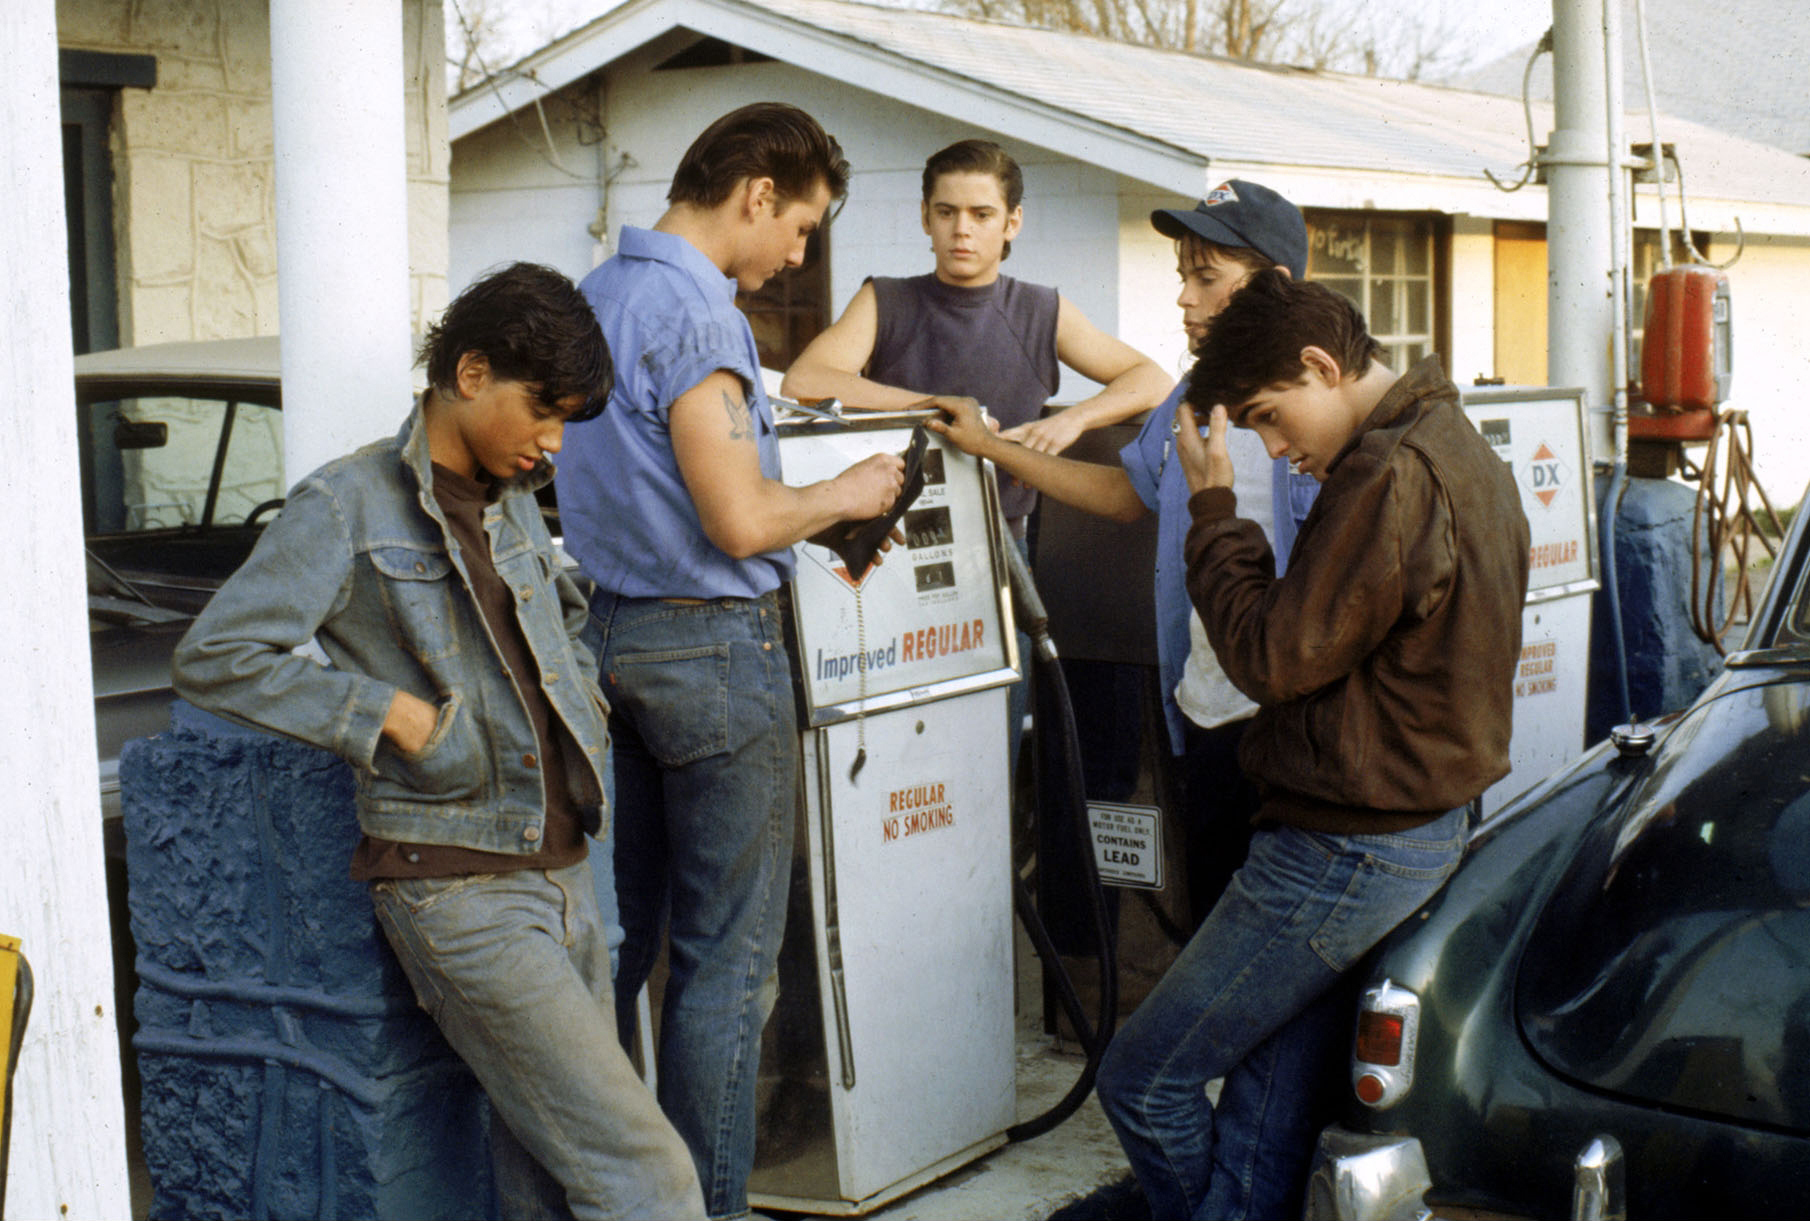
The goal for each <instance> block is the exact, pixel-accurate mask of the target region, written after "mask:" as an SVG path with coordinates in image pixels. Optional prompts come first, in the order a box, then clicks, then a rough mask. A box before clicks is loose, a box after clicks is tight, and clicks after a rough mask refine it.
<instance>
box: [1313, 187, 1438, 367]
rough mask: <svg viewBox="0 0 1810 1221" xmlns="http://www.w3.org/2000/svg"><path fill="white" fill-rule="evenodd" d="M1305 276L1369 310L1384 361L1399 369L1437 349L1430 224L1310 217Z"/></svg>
mask: <svg viewBox="0 0 1810 1221" xmlns="http://www.w3.org/2000/svg"><path fill="white" fill-rule="evenodd" d="M1307 238H1308V254H1307V278H1308V279H1310V280H1316V281H1318V282H1319V283H1321V284H1324V285H1325V286H1326V287H1328V288H1330V289H1332V290H1334V291H1335V292H1339V293H1342V294H1344V295H1345V296H1346V297H1348V298H1350V299H1351V300H1352V301H1353V302H1354V303H1356V305H1357V307H1358V308H1359V309H1361V310H1363V311H1364V319H1365V321H1366V322H1367V323H1368V324H1369V327H1370V334H1371V335H1372V336H1373V337H1374V338H1375V339H1376V341H1377V342H1378V343H1380V344H1381V345H1382V347H1383V353H1382V359H1383V362H1384V363H1385V364H1387V365H1389V366H1390V367H1391V368H1393V369H1395V370H1396V371H1397V372H1402V371H1405V370H1406V369H1408V368H1409V367H1410V366H1412V365H1413V364H1414V363H1415V362H1417V361H1419V360H1420V359H1422V358H1423V357H1425V356H1427V355H1428V354H1430V353H1431V352H1432V351H1433V349H1434V347H1435V335H1434V330H1435V326H1436V322H1435V312H1436V311H1435V303H1436V302H1435V293H1436V288H1437V285H1436V282H1435V276H1434V259H1433V250H1434V241H1433V239H1434V232H1433V221H1432V220H1431V219H1430V218H1426V217H1411V216H1370V215H1366V214H1340V213H1336V212H1332V213H1325V212H1322V213H1316V214H1314V215H1312V216H1309V217H1308V219H1307Z"/></svg>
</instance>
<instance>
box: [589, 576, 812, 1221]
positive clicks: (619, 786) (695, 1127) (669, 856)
mask: <svg viewBox="0 0 1810 1221" xmlns="http://www.w3.org/2000/svg"><path fill="white" fill-rule="evenodd" d="M591 617H592V623H591V626H590V629H589V631H590V632H592V633H594V634H595V636H596V638H597V639H598V641H599V649H598V656H599V658H600V660H601V666H602V673H601V675H600V676H599V680H600V682H601V685H602V687H603V690H604V694H605V695H606V696H608V697H609V700H610V705H611V713H610V736H611V741H612V745H613V749H614V767H615V778H616V811H615V813H616V817H615V823H614V831H613V833H614V835H615V842H616V849H615V866H616V893H617V898H618V901H619V903H620V906H621V915H622V926H623V932H624V934H625V939H624V941H623V943H622V951H621V957H620V962H619V966H618V970H617V975H616V1003H617V1015H618V1021H619V1022H620V1023H621V1027H622V1031H623V1039H624V1042H627V1041H628V1040H629V1038H630V1037H631V1036H632V1034H633V1030H634V1012H635V1011H634V1001H635V996H636V994H637V993H638V992H639V991H640V990H641V986H642V984H643V983H645V982H646V980H647V977H648V973H649V972H650V971H651V970H652V968H653V965H654V961H655V959H656V958H657V957H658V956H659V950H660V943H661V940H662V938H663V936H666V937H668V938H669V941H668V966H669V969H670V974H669V975H668V977H667V981H666V990H665V993H664V994H663V998H662V1002H661V1010H660V1032H659V1040H658V1051H657V1064H658V1069H659V1072H658V1079H659V1095H660V1105H661V1106H662V1107H664V1108H665V1110H666V1114H667V1116H668V1117H669V1118H670V1119H671V1120H672V1122H673V1126H674V1127H676V1128H678V1130H679V1134H680V1135H681V1136H683V1137H684V1138H685V1143H686V1144H687V1145H688V1146H690V1148H691V1153H692V1157H693V1158H694V1159H695V1161H696V1162H697V1166H698V1177H699V1179H700V1181H701V1182H702V1184H703V1188H704V1201H705V1203H706V1205H707V1206H708V1208H709V1212H710V1215H711V1216H713V1217H735V1216H740V1215H743V1214H745V1213H746V1212H747V1209H748V1174H749V1172H750V1170H751V1169H752V1168H753V1164H754V1135H755V1132H754V1111H755V1105H754V1104H755V1086H756V1084H757V1082H758V1079H759V1075H760V1044H761V1030H762V1028H763V1027H764V1026H765V1025H766V1021H767V1015H768V1013H769V1012H771V1010H772V1007H773V1002H774V999H775V993H776V989H777V963H778V959H779V947H780V940H781V937H782V935H783V933H784V931H785V920H786V898H787V892H788V886H789V883H790V878H791V868H792V823H793V814H794V810H795V808H796V804H797V800H798V750H799V747H798V721H797V713H796V708H795V703H794V699H793V694H792V674H791V660H790V654H789V652H788V650H787V648H786V636H785V627H784V624H783V622H782V616H781V612H780V604H779V598H778V596H777V595H776V594H768V595H766V596H764V597H761V598H752V599H744V598H719V599H714V600H711V601H708V602H676V601H667V600H664V599H659V598H624V597H619V596H617V595H615V594H610V593H604V592H599V593H597V594H596V595H594V596H593V597H592V599H591Z"/></svg>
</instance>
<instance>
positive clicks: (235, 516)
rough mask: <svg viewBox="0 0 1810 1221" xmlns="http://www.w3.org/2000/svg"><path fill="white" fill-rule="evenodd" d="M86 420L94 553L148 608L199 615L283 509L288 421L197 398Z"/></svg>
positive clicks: (94, 414)
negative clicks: (148, 603) (260, 532)
mask: <svg viewBox="0 0 1810 1221" xmlns="http://www.w3.org/2000/svg"><path fill="white" fill-rule="evenodd" d="M159 389H161V387H160V388H159ZM81 422H82V429H81V435H80V439H81V449H82V463H83V468H84V469H83V472H82V473H83V479H82V496H83V505H82V510H83V513H82V516H83V521H84V524H85V527H86V534H87V539H88V546H89V549H90V550H91V551H92V553H93V554H94V555H96V556H98V557H99V558H100V560H101V561H103V562H104V563H105V564H107V565H108V566H109V567H110V568H111V569H112V570H114V571H115V572H116V573H117V574H119V575H121V576H123V577H124V578H125V579H126V580H127V581H129V582H130V583H131V584H132V585H133V586H134V587H135V588H136V589H137V590H138V591H141V593H142V594H143V596H144V598H145V599H146V600H149V601H151V602H153V603H155V604H157V605H159V606H164V607H169V608H173V609H178V610H183V611H187V612H189V613H191V614H192V613H195V612H197V611H199V610H200V609H201V607H202V606H203V605H205V603H206V600H207V596H208V594H210V593H211V592H212V590H213V589H215V588H217V587H218V586H219V584H220V582H222V581H224V580H225V579H226V578H227V577H228V576H230V575H232V573H233V571H234V570H235V569H236V568H237V567H238V566H239V564H240V563H242V562H243V561H244V559H245V557H246V555H247V554H249V552H250V550H251V547H252V544H253V543H255V542H256V541H257V534H258V529H259V528H260V527H262V526H263V525H264V524H265V523H266V522H268V521H269V519H270V515H271V514H272V513H273V512H274V511H275V510H276V509H277V508H278V507H279V506H280V505H281V503H282V495H283V488H284V483H283V423H282V412H281V411H280V410H279V409H278V408H276V407H274V406H268V405H264V404H260V403H253V402H246V401H243V400H242V399H236V398H230V397H221V396H220V395H217V394H210V393H209V392H207V391H205V390H201V391H197V392H192V393H181V392H173V393H158V394H143V393H141V394H138V395H135V396H134V395H121V396H120V397H117V398H112V399H109V400H106V401H83V403H82V406H81Z"/></svg>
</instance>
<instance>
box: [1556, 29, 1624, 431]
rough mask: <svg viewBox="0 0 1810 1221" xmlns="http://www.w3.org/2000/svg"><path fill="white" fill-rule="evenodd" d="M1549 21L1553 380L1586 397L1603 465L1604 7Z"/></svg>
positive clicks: (1606, 279) (1608, 307) (1606, 330)
mask: <svg viewBox="0 0 1810 1221" xmlns="http://www.w3.org/2000/svg"><path fill="white" fill-rule="evenodd" d="M1552 17H1553V22H1552V27H1553V43H1552V63H1553V124H1554V126H1553V131H1552V135H1551V137H1550V139H1549V140H1548V142H1547V152H1546V155H1545V157H1544V158H1543V161H1544V163H1545V165H1546V171H1547V183H1548V190H1547V200H1548V208H1549V215H1548V222H1547V227H1546V241H1547V252H1548V264H1547V292H1548V301H1549V309H1548V313H1547V331H1546V334H1547V352H1548V362H1547V363H1548V370H1549V375H1548V379H1547V380H1548V382H1549V383H1550V384H1552V385H1555V386H1581V387H1582V388H1583V389H1584V402H1585V405H1586V407H1587V408H1588V409H1589V410H1590V412H1591V425H1590V437H1591V456H1592V458H1593V460H1596V461H1604V460H1607V459H1608V458H1609V456H1610V455H1611V454H1612V453H1613V452H1614V436H1613V424H1612V421H1611V419H1610V418H1609V398H1610V369H1609V348H1610V344H1611V340H1610V337H1611V335H1613V333H1614V318H1613V316H1612V310H1613V302H1612V300H1611V296H1612V291H1611V278H1610V268H1609V259H1608V257H1607V256H1608V252H1609V251H1610V249H1611V248H1612V245H1613V242H1614V236H1613V234H1612V232H1611V229H1610V223H1609V214H1608V212H1607V210H1606V209H1604V207H1603V200H1604V198H1605V197H1606V196H1607V195H1608V193H1609V169H1610V158H1609V156H1608V132H1607V131H1606V130H1605V119H1606V117H1607V113H1608V101H1607V97H1606V94H1607V92H1608V82H1607V81H1606V79H1605V78H1604V74H1603V27H1602V7H1601V0H1553V5H1552Z"/></svg>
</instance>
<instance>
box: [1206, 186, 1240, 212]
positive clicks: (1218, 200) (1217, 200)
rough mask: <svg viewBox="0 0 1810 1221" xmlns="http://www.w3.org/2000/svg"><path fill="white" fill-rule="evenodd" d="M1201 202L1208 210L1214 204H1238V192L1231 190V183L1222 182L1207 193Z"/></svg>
mask: <svg viewBox="0 0 1810 1221" xmlns="http://www.w3.org/2000/svg"><path fill="white" fill-rule="evenodd" d="M1201 202H1202V203H1203V204H1205V205H1206V206H1207V207H1209V208H1211V207H1213V206H1214V205H1215V204H1227V203H1238V202H1239V199H1238V192H1237V191H1234V190H1233V189H1232V184H1231V183H1229V182H1222V183H1220V184H1219V185H1218V186H1216V187H1214V188H1213V189H1212V190H1211V191H1209V192H1207V197H1206V198H1205V199H1203V200H1201Z"/></svg>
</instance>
